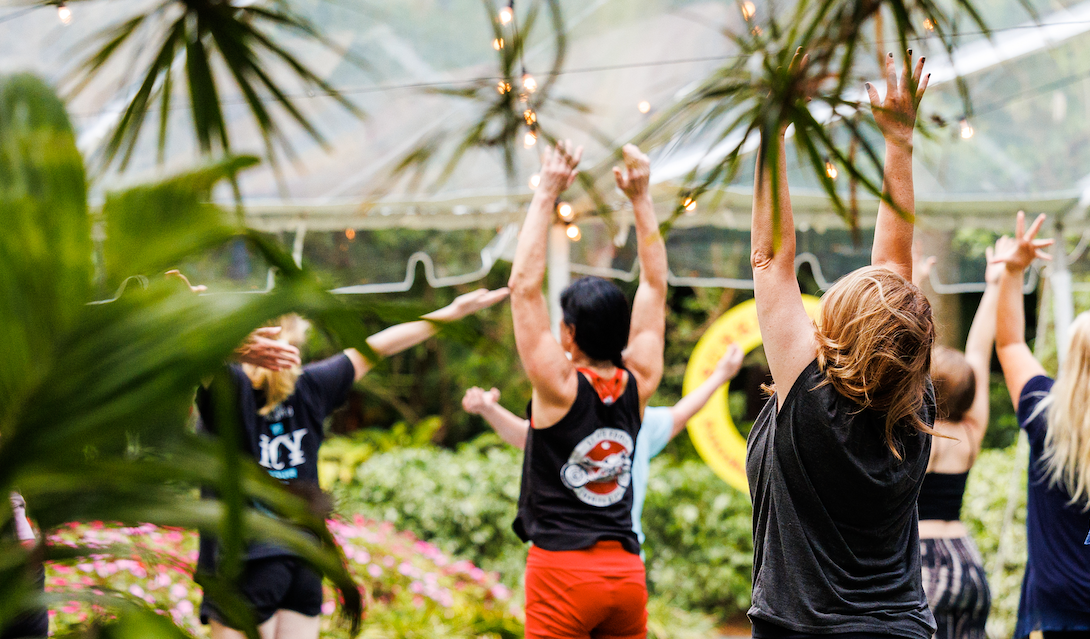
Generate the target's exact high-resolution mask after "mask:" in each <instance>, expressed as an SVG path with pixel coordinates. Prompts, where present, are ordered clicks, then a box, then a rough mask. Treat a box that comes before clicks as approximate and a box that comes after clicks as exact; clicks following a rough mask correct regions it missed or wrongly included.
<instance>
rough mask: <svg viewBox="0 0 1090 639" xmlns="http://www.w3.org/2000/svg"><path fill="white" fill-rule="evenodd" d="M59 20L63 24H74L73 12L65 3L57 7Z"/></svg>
mask: <svg viewBox="0 0 1090 639" xmlns="http://www.w3.org/2000/svg"><path fill="white" fill-rule="evenodd" d="M57 18H58V19H59V20H60V21H61V24H68V23H69V22H72V10H71V9H69V8H68V5H66V4H64V3H63V2H62V3H60V4H58V5H57Z"/></svg>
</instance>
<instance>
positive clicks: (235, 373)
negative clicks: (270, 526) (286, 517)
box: [197, 353, 355, 567]
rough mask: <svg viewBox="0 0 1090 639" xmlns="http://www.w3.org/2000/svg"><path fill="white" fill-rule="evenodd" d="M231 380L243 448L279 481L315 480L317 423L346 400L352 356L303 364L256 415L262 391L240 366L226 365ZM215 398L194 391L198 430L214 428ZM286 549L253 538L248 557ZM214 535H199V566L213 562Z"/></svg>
mask: <svg viewBox="0 0 1090 639" xmlns="http://www.w3.org/2000/svg"><path fill="white" fill-rule="evenodd" d="M229 371H230V374H231V380H232V382H233V383H234V386H235V389H236V390H237V392H238V396H237V402H238V409H239V425H240V427H241V432H242V436H243V441H242V447H243V450H245V451H247V452H249V454H250V455H251V456H252V457H253V458H254V459H255V460H257V463H258V464H260V465H261V466H262V467H263V468H265V469H266V470H267V471H268V472H269V474H270V475H272V476H273V477H275V478H277V479H279V480H281V481H282V482H283V483H285V484H288V483H297V482H298V483H303V484H309V485H311V486H317V485H318V447H319V446H321V444H322V439H323V436H324V433H323V431H322V423H323V422H324V421H325V418H326V417H327V416H329V414H330V413H332V412H333V411H334V410H335V409H336V408H338V407H339V406H340V405H341V404H343V403H344V402H345V400H347V399H348V391H349V390H351V388H352V383H353V380H354V379H355V369H354V368H353V366H352V360H350V359H348V356H347V355H345V354H344V353H341V354H339V355H334V356H333V357H330V358H328V359H323V360H321V361H318V362H314V363H312V364H308V365H306V366H304V367H303V370H302V373H300V375H299V379H298V380H296V382H295V392H294V393H292V395H291V396H290V397H288V398H287V399H285V400H284V401H283V402H281V403H280V405H279V406H277V407H276V408H274V409H273V410H272V411H270V412H269V414H268V415H264V416H262V415H259V414H258V412H257V411H258V409H259V408H261V407H262V406H264V405H265V392H264V391H263V390H256V389H254V387H253V384H252V383H251V382H250V378H249V377H247V376H246V373H245V372H243V370H242V367H241V366H238V365H232V366H230V367H229ZM214 404H215V402H214V401H213V397H212V393H211V392H210V390H209V389H207V388H204V387H201V388H200V389H198V390H197V410H198V411H199V412H200V416H201V423H202V425H203V429H204V430H205V431H207V432H209V433H211V434H216V433H218V432H219V428H218V426H217V424H216V418H215V405H214ZM291 554H292V553H291V552H290V551H288V550H287V549H285V548H282V547H280V546H276V545H273V544H266V543H253V544H250V546H249V547H248V548H247V553H246V558H247V559H260V558H263V557H279V556H285V555H291ZM214 556H215V539H214V538H213V537H211V536H210V535H202V536H201V547H200V558H199V559H198V565H201V566H205V567H207V566H209V565H211V564H210V562H214Z"/></svg>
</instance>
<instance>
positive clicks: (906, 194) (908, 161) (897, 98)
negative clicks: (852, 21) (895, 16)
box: [867, 51, 927, 280]
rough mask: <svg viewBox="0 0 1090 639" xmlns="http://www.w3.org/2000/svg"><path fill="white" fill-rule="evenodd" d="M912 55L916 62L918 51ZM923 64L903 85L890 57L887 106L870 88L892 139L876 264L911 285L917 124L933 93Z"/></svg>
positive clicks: (880, 122)
mask: <svg viewBox="0 0 1090 639" xmlns="http://www.w3.org/2000/svg"><path fill="white" fill-rule="evenodd" d="M908 53H909V56H908V57H909V61H910V62H911V60H912V51H909V52H908ZM923 63H924V59H923V58H920V61H919V62H918V63H916V68H915V70H914V71H913V72H912V74H911V75H909V66H910V64H906V65H905V68H904V72H903V73H902V74H901V78H900V82H898V80H897V65H896V64H895V63H894V60H893V54H892V53H890V54H889V56H887V57H886V69H885V71H886V98H885V101H884V102H879V100H878V91H877V90H876V89H875V88H874V87H873V86H872V85H871V84H870V83H867V94H868V95H869V96H870V101H871V107H872V109H873V111H874V121H875V123H876V124H877V125H878V128H879V129H881V130H882V135H883V136H884V137H885V140H886V166H885V170H884V173H883V176H882V178H883V181H882V184H883V186H882V191H883V196H884V197H883V199H882V202H881V204H879V205H878V219H877V221H876V222H875V227H874V247H873V249H872V251H871V264H873V265H875V266H882V267H885V268H888V269H889V270H891V271H893V272H894V273H897V274H898V275H900V276H901V277H904V278H905V279H906V280H911V279H912V231H913V226H912V223H913V221H914V216H915V212H916V199H915V194H914V193H913V187H912V132H913V129H914V127H915V125H916V109H917V108H918V107H919V104H920V99H921V98H923V92H924V90H925V89H926V88H927V77H922V78H921V76H922V75H923ZM887 198H888V200H889V201H887Z"/></svg>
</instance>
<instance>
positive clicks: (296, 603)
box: [200, 557, 322, 626]
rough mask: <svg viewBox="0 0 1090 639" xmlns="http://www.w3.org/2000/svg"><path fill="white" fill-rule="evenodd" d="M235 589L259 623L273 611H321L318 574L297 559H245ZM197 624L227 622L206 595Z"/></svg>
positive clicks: (314, 612)
mask: <svg viewBox="0 0 1090 639" xmlns="http://www.w3.org/2000/svg"><path fill="white" fill-rule="evenodd" d="M239 590H240V592H241V594H242V595H243V596H244V597H246V599H247V601H249V602H250V604H251V605H252V606H253V612H254V621H255V622H256V623H257V624H258V625H261V624H263V623H265V622H266V621H268V620H269V619H271V618H272V616H273V615H274V614H276V611H277V610H291V611H293V612H297V613H299V614H301V615H306V616H307V617H317V616H318V615H320V614H321V613H322V577H321V575H319V574H318V573H316V572H315V571H314V570H313V569H312V568H311V567H310V566H308V565H307V564H306V562H304V561H303V560H301V559H296V558H294V557H269V558H266V559H257V560H254V561H248V562H246V565H245V568H244V569H243V571H242V578H241V579H240V580H239ZM200 616H201V623H204V624H207V623H208V622H209V620H211V619H214V620H216V621H217V622H219V623H221V624H223V625H225V626H227V625H228V623H227V622H226V620H225V619H224V617H223V615H222V614H221V613H220V611H219V609H217V608H216V604H215V602H213V601H212V600H211V599H209V598H208V597H207V596H205V597H204V599H203V600H202V601H201V609H200Z"/></svg>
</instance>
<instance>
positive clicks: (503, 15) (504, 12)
mask: <svg viewBox="0 0 1090 639" xmlns="http://www.w3.org/2000/svg"><path fill="white" fill-rule="evenodd" d="M514 17H515V12H514V11H512V10H511V7H504V8H502V9H500V24H507V23H508V22H511V19H512V18H514Z"/></svg>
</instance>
